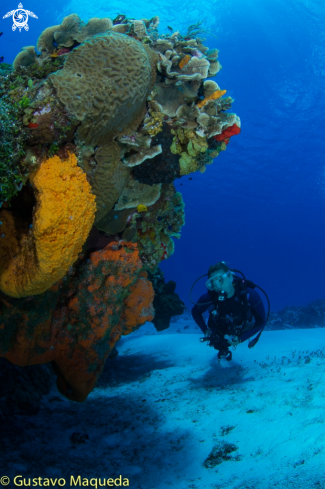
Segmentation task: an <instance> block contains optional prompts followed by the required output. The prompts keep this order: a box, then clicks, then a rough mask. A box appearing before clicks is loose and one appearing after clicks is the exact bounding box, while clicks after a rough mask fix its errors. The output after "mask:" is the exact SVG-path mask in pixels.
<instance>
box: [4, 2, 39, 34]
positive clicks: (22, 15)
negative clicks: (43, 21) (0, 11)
mask: <svg viewBox="0 0 325 489" xmlns="http://www.w3.org/2000/svg"><path fill="white" fill-rule="evenodd" d="M29 15H30V16H31V17H34V18H35V19H38V17H37V15H35V14H34V13H33V12H30V11H29V10H25V9H23V5H22V4H21V3H20V4H19V5H18V9H17V10H12V11H11V12H7V13H6V15H4V16H3V17H2V18H3V19H6V18H7V17H11V16H12V20H13V22H14V23H13V25H12V30H13V31H15V30H16V29H17V27H18V29H19V32H21V30H22V28H24V29H25V31H28V30H29V26H28V24H27V22H28V16H29Z"/></svg>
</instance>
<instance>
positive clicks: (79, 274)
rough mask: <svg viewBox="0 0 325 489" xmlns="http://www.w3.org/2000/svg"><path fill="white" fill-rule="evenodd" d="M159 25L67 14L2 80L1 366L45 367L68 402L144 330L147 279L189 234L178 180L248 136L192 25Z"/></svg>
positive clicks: (213, 55) (214, 55)
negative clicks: (130, 335) (118, 345)
mask: <svg viewBox="0 0 325 489" xmlns="http://www.w3.org/2000/svg"><path fill="white" fill-rule="evenodd" d="M158 28H159V17H157V16H156V17H153V18H151V19H134V18H128V17H127V16H126V15H124V14H119V15H118V16H117V17H116V18H115V19H109V18H103V19H99V18H93V19H90V20H89V21H88V23H85V22H83V21H82V20H81V19H80V17H79V16H78V15H77V14H71V15H68V16H67V17H65V18H64V19H63V21H62V22H61V24H59V25H55V26H52V27H48V28H47V29H45V31H44V32H43V33H42V34H41V35H40V37H39V39H38V42H37V51H39V52H40V53H41V54H39V52H37V51H36V50H35V48H34V46H28V47H26V48H23V50H22V52H21V53H19V54H18V55H17V57H16V59H15V62H14V70H12V71H9V72H6V74H4V75H3V74H1V73H0V139H1V141H0V142H1V144H0V208H1V211H0V309H1V308H2V309H1V312H0V315H1V320H0V355H3V356H7V358H9V359H10V360H11V361H12V362H14V363H17V364H19V365H26V364H32V363H42V362H46V361H52V362H54V365H55V369H56V371H57V374H58V386H59V389H60V391H61V392H62V393H64V395H66V396H67V397H69V398H71V399H75V400H82V399H84V398H85V397H86V396H87V394H88V393H89V392H90V391H91V389H92V388H93V387H94V385H95V383H96V380H97V378H98V375H99V374H100V371H101V369H102V365H103V362H104V361H105V358H106V356H107V354H108V353H109V351H110V349H111V348H112V347H113V345H114V344H115V342H116V341H117V339H118V338H119V337H120V335H121V334H123V333H126V332H129V331H131V330H132V329H134V328H135V327H137V326H138V325H139V324H142V323H143V322H144V321H145V320H146V319H148V320H150V319H152V316H153V309H152V301H153V291H152V287H151V284H150V282H148V281H147V280H146V277H145V274H146V272H150V273H155V271H156V270H157V268H158V266H159V263H160V262H161V261H162V260H164V259H167V258H168V257H169V256H170V255H171V254H172V253H173V252H174V239H175V238H179V237H180V231H181V228H182V226H183V225H184V202H183V200H182V196H181V194H180V193H179V192H176V190H175V187H174V185H173V182H174V180H175V179H176V178H181V177H182V176H185V175H189V174H190V173H193V172H196V171H200V172H204V171H205V170H206V165H209V164H211V163H212V162H213V160H214V159H215V158H216V157H217V156H218V155H219V154H220V153H221V152H223V151H225V150H226V148H227V144H228V143H229V141H230V138H231V137H233V136H234V135H236V134H239V132H240V130H241V122H240V119H239V117H238V116H237V115H236V114H233V113H229V112H228V111H229V109H230V108H231V105H232V102H233V99H232V98H231V97H224V95H225V93H226V90H221V89H220V87H219V86H218V84H217V83H216V82H215V81H214V80H212V79H211V78H212V77H214V76H215V75H216V74H217V73H218V71H219V70H220V69H221V65H220V63H219V60H218V50H217V49H211V50H209V48H208V47H206V46H204V44H203V41H204V39H202V38H201V37H200V36H201V35H202V34H203V33H204V29H203V28H202V27H201V24H200V23H198V24H195V25H194V26H190V27H189V28H188V30H187V33H186V34H185V35H182V34H180V32H179V31H175V32H172V33H171V32H169V33H168V34H160V33H159V30H158ZM26 203H27V204H26ZM25 204H26V205H25ZM88 235H89V236H88ZM87 237H88V238H87ZM96 253H97V254H96ZM114 257H117V258H116V259H115V258H114ZM156 302H157V301H156ZM37 311H39V313H38V312H37ZM17 318H20V320H19V321H18V319H17ZM1 321H2V322H1ZM10 322H11V323H13V322H14V323H15V326H14V327H12V326H10ZM158 322H159V321H158V319H157V324H158ZM167 323H168V321H167ZM167 323H166V324H167ZM2 328H3V329H2ZM28 335H29V336H28ZM17 338H22V342H21V343H17ZM52 347H53V348H54V351H52V350H51V348H52Z"/></svg>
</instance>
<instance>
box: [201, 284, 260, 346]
mask: <svg viewBox="0 0 325 489" xmlns="http://www.w3.org/2000/svg"><path fill="white" fill-rule="evenodd" d="M233 283H234V288H235V293H234V295H233V296H232V297H230V298H229V299H228V298H227V299H225V300H224V301H219V300H218V296H219V295H220V293H217V292H215V291H212V292H211V291H209V292H208V293H207V294H204V295H202V296H201V297H200V298H199V300H198V305H196V306H194V307H193V309H192V316H193V319H194V321H195V322H196V324H197V325H198V326H199V327H200V328H201V330H202V332H203V333H205V332H206V330H207V329H208V328H209V329H210V330H211V331H212V335H211V340H210V344H212V345H213V346H214V347H215V348H216V349H217V350H220V351H223V352H224V351H227V350H228V347H229V343H228V341H227V340H226V339H225V338H224V335H229V336H232V335H235V336H238V338H239V340H240V342H243V341H245V340H247V339H248V338H251V337H252V336H254V335H255V334H257V333H259V332H260V331H261V330H262V329H263V327H264V326H265V321H266V314H265V309H264V305H263V302H262V299H261V297H260V295H259V294H258V292H256V290H255V289H252V288H250V287H247V289H246V288H245V287H244V288H243V287H242V283H243V281H242V280H241V279H240V278H239V277H236V276H235V277H234V282H233ZM246 291H247V303H246V305H245V300H244V295H245V293H246ZM207 302H210V304H206V305H202V306H201V305H199V304H200V303H207ZM206 311H209V313H210V314H209V319H208V325H206V324H205V320H204V318H203V316H202V315H203V313H204V312H206Z"/></svg>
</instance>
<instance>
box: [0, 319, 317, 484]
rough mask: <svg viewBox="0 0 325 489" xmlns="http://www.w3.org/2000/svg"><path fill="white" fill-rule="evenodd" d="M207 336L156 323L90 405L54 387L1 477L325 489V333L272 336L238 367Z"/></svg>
mask: <svg viewBox="0 0 325 489" xmlns="http://www.w3.org/2000/svg"><path fill="white" fill-rule="evenodd" d="M200 336H202V335H200V334H199V330H198V328H197V327H196V326H195V324H194V323H193V322H192V321H191V320H185V319H180V320H179V321H178V322H177V323H174V324H173V325H172V327H171V328H170V329H169V330H166V331H164V332H161V333H156V331H155V329H154V327H153V325H152V324H150V323H148V324H146V325H145V326H144V327H142V328H141V329H140V330H138V331H137V332H135V333H133V334H131V335H129V336H126V337H124V338H123V339H122V340H121V341H120V343H119V344H118V350H119V355H118V357H116V358H115V359H113V360H109V361H108V362H107V364H106V367H105V370H104V373H103V375H102V377H101V378H100V381H99V384H98V387H97V388H96V389H95V390H94V391H93V392H92V393H91V395H90V396H89V398H88V399H87V401H86V402H85V403H82V404H78V403H74V402H71V401H68V400H66V399H65V398H63V397H62V396H61V395H59V394H58V392H57V390H56V388H55V386H53V389H52V391H51V392H50V394H49V395H47V396H46V397H44V398H43V401H42V406H41V409H40V411H39V414H38V415H36V416H31V417H27V416H16V417H15V418H13V420H11V426H10V429H9V428H8V437H9V439H7V440H6V445H7V450H6V451H5V453H2V454H1V459H2V460H1V462H2V463H1V467H2V475H8V476H9V477H13V476H14V475H18V474H21V475H23V476H24V477H52V478H60V477H61V478H64V479H65V480H66V485H65V487H70V476H71V475H73V476H75V477H77V476H78V475H80V476H81V478H82V479H83V478H88V480H89V479H90V478H102V480H103V479H104V478H105V479H107V478H109V477H117V476H119V475H120V474H121V475H122V477H124V478H128V479H129V483H130V486H129V487H131V488H134V489H167V488H170V487H177V488H178V489H189V488H191V489H195V488H209V489H210V488H211V489H212V488H214V489H244V488H245V489H265V488H268V489H269V488H273V487H274V488H304V489H309V488H325V424H324V419H325V382H324V381H325V378H324V370H325V349H324V340H325V330H324V329H306V330H303V329H299V330H290V331H266V332H264V333H263V335H262V337H261V339H260V341H259V342H258V344H257V345H256V346H255V347H254V348H253V349H251V350H249V349H248V348H247V343H245V344H242V345H240V346H239V347H238V348H237V350H236V351H235V352H234V353H233V361H232V362H230V363H228V362H226V361H225V360H222V361H221V363H219V362H218V361H217V357H216V351H215V350H214V349H212V348H209V347H208V346H207V345H206V344H202V343H200V341H199V338H200ZM213 449H214V459H213V460H212V461H210V465H214V466H213V467H210V466H208V467H207V466H205V465H209V463H207V462H206V464H205V465H204V462H205V461H206V460H207V459H208V461H209V458H208V457H209V455H210V454H211V452H212V450H213ZM10 487H13V486H11V485H10ZM57 487H58V486H57Z"/></svg>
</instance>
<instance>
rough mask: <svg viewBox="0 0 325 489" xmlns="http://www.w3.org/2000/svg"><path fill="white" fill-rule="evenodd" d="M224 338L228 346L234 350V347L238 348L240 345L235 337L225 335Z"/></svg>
mask: <svg viewBox="0 0 325 489" xmlns="http://www.w3.org/2000/svg"><path fill="white" fill-rule="evenodd" d="M224 338H225V340H227V341H228V344H229V346H233V347H234V348H236V346H238V345H239V343H240V339H239V337H238V336H235V335H228V334H225V336H224Z"/></svg>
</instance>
